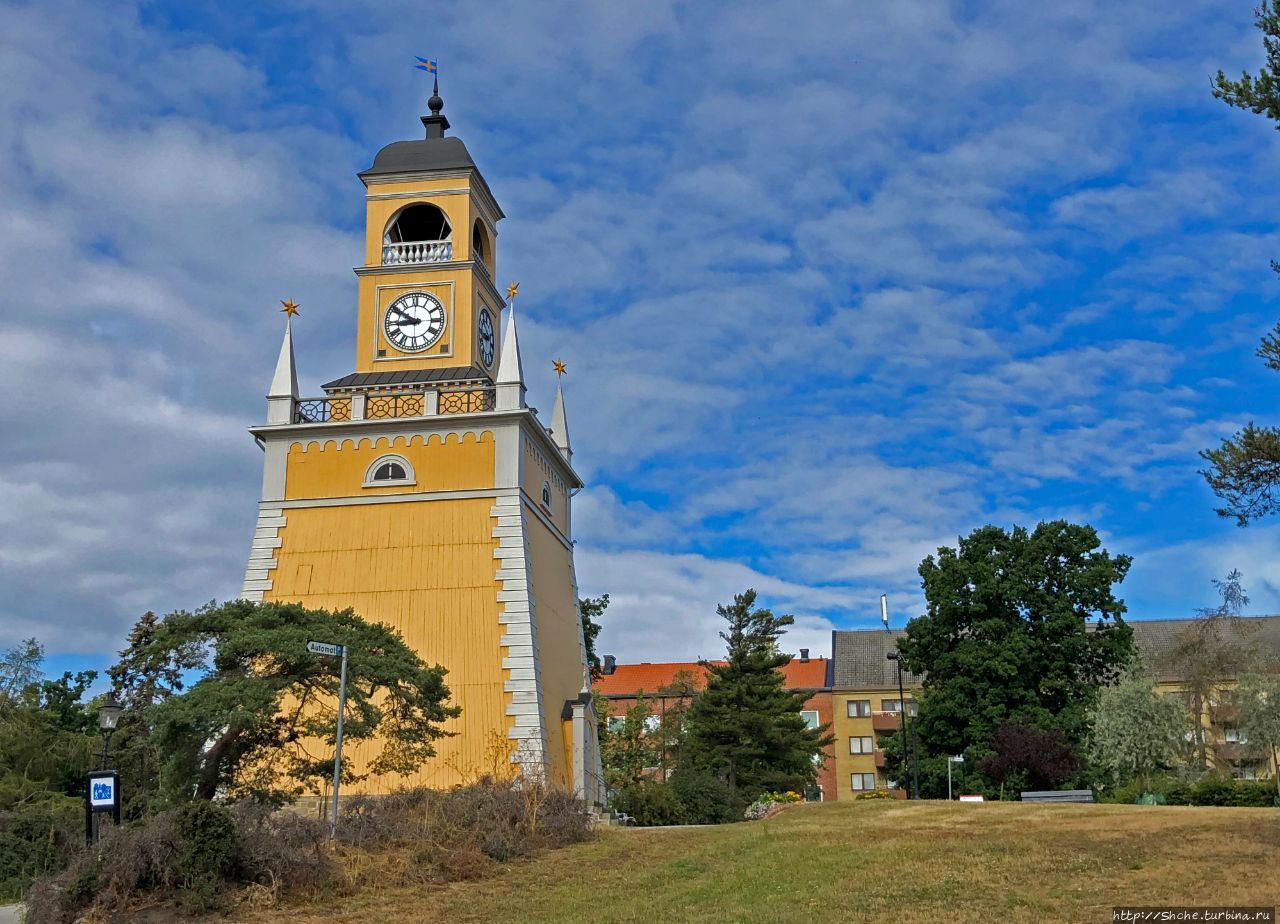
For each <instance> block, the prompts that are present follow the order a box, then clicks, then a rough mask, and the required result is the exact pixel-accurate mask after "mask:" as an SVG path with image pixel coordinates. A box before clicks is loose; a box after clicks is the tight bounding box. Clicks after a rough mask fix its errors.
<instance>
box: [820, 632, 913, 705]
mask: <svg viewBox="0 0 1280 924" xmlns="http://www.w3.org/2000/svg"><path fill="white" fill-rule="evenodd" d="M902 634H903V633H902V630H901V629H896V630H893V631H890V632H886V631H885V630H884V629H861V630H854V631H849V632H832V633H831V652H832V656H831V661H832V664H833V665H834V666H835V667H834V676H833V684H832V686H833V687H834V688H835V689H837V690H896V689H898V666H897V665H896V664H894V663H893V662H892V661H890V660H889V659H888V658H887V657H885V655H887V654H888V653H889V652H891V651H897V650H898V639H899V638H901V637H902ZM902 683H903V685H904V686H908V687H910V686H917V687H918V686H919V685H920V678H919V677H917V676H916V675H915V674H913V673H911V672H910V671H903V672H902Z"/></svg>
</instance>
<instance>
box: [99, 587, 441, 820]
mask: <svg viewBox="0 0 1280 924" xmlns="http://www.w3.org/2000/svg"><path fill="white" fill-rule="evenodd" d="M143 620H144V621H145V625H144V624H143V623H140V624H139V626H137V627H135V631H134V632H133V633H132V634H131V636H130V642H131V644H130V646H129V648H128V649H126V650H125V652H124V653H123V655H122V658H121V662H120V664H118V665H116V667H115V668H113V670H112V676H113V677H115V678H117V679H118V681H119V682H120V683H121V684H122V690H123V693H124V696H125V697H126V701H128V702H134V703H137V704H139V708H141V709H143V710H144V711H145V719H146V722H147V724H148V725H149V726H150V730H151V733H150V743H151V746H152V747H154V749H155V751H156V752H157V753H158V754H160V755H162V758H163V762H164V766H163V769H162V776H163V781H164V788H165V790H166V794H167V796H168V797H169V798H170V799H176V800H184V799H189V798H196V799H212V798H214V797H215V796H216V795H227V796H231V797H237V796H248V797H252V798H256V799H261V800H266V801H275V802H282V801H287V800H289V799H291V798H293V797H296V796H297V795H299V794H301V793H302V792H303V791H304V787H307V786H308V785H309V786H310V788H312V789H317V790H318V789H319V787H320V786H321V785H322V783H323V781H324V780H325V779H327V778H329V777H330V776H331V775H332V773H333V740H334V736H335V730H336V724H337V723H336V719H337V696H338V675H339V659H338V658H326V657H321V656H318V655H313V654H310V653H308V652H307V650H306V643H307V641H308V640H309V639H318V640H321V641H325V642H332V643H334V644H339V645H344V646H346V647H347V650H348V668H347V704H346V706H347V708H346V715H345V718H344V724H343V736H344V741H346V742H350V743H352V744H355V743H358V742H369V741H374V742H376V749H375V751H374V755H375V756H374V757H373V759H372V760H371V761H370V762H369V766H368V774H384V773H407V772H410V771H412V770H413V769H415V768H416V767H418V766H419V765H421V764H422V762H423V761H425V760H426V759H427V758H429V757H431V756H432V755H433V754H434V753H435V750H434V748H433V746H432V744H433V742H434V741H435V740H436V739H437V738H439V737H440V736H442V735H444V734H446V732H445V731H444V730H443V729H442V728H441V724H440V723H442V722H444V721H445V720H446V719H448V718H451V717H453V716H456V715H458V714H459V710H458V709H457V708H455V707H451V706H449V705H447V703H448V699H449V689H448V687H447V686H445V682H444V677H445V673H446V672H445V670H444V668H442V667H439V666H434V667H431V666H427V665H426V664H424V663H423V662H422V661H421V660H420V659H419V658H418V656H417V655H416V654H415V653H414V652H413V651H412V650H411V649H410V648H409V647H408V646H407V645H406V644H405V643H404V641H403V640H402V639H401V638H400V636H399V634H398V633H396V632H395V631H394V630H393V629H391V628H389V627H387V626H382V625H373V624H370V623H368V622H365V621H364V620H363V619H361V618H360V617H359V616H357V615H355V613H353V612H352V611H351V610H342V611H339V612H329V611H327V610H311V609H307V608H305V607H303V606H302V605H300V604H296V603H287V604H286V603H250V602H248V601H244V600H236V601H233V602H230V603H225V604H222V605H221V606H217V605H214V604H212V603H211V604H209V605H207V606H205V607H202V608H201V609H199V610H197V611H196V612H194V613H190V612H183V611H180V612H176V613H170V614H169V615H168V616H165V617H164V618H163V619H162V620H158V621H157V620H155V619H154V617H152V618H151V619H148V618H147V617H143ZM187 677H194V678H195V680H194V683H191V684H190V685H189V686H187V685H186V683H185V681H184V678H187ZM368 774H366V775H368ZM361 778H363V777H361V776H357V775H356V774H355V773H354V771H353V770H352V768H351V765H350V764H344V766H343V779H344V780H347V781H355V780H357V779H361Z"/></svg>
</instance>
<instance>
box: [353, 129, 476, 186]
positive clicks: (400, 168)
mask: <svg viewBox="0 0 1280 924" xmlns="http://www.w3.org/2000/svg"><path fill="white" fill-rule="evenodd" d="M475 165H476V162H475V161H474V160H472V159H471V154H470V153H469V152H468V151H467V146H466V145H465V144H463V143H462V139H461V138H426V139H423V140H421V141H393V142H392V143H391V144H389V145H387V146H386V147H385V148H383V149H382V150H381V151H379V152H378V154H377V156H376V157H374V159H373V166H372V167H370V168H369V169H368V170H366V171H364V172H363V173H361V174H360V176H362V177H365V176H380V175H382V174H387V173H425V172H429V171H432V170H465V169H468V168H474V167H475Z"/></svg>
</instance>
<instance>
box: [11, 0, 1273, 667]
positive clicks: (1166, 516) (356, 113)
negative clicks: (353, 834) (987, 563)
mask: <svg viewBox="0 0 1280 924" xmlns="http://www.w3.org/2000/svg"><path fill="white" fill-rule="evenodd" d="M1252 5H1253V4H1252V3H1251V2H1248V0H1246V2H1232V3H1222V2H1209V0H1204V2H1201V0H1183V2H1180V3H1176V4H1168V3H1163V2H1157V0H1134V2H1130V3H1125V4H1115V3H1106V2H1089V0H1064V2H1060V3H1056V4H1044V5H1041V4H1034V5H1031V6H1028V5H1027V4H1025V3H1016V2H1003V0H1002V2H991V3H976V2H953V3H946V2H935V0H919V2H916V0H892V2H887V0H886V2H861V3H854V2H843V3H835V2H804V3H792V2H774V3H767V4H766V3H748V4H719V3H710V2H699V3H696V4H695V3H675V2H653V3H647V4H614V3H600V4H590V5H588V4H575V3H558V2H541V3H537V4H532V3H509V2H501V0H498V2H490V3H485V4H423V3H413V4H409V3H397V2H394V0H391V2H388V0H379V2H377V3H372V2H345V3H342V4H334V3H324V2H295V3H288V2H286V3H279V4H271V5H256V4H255V5H248V4H218V5H213V4H208V5H200V4H188V3H167V2H148V3H141V4H130V3H127V2H116V3H112V4H105V5H104V4H98V3H90V2H80V0H61V2H59V3H57V4H53V5H50V4H46V3H41V4H36V3H24V2H7V3H4V4H3V5H0V125H3V126H4V129H3V130H0V142H2V143H3V151H2V152H0V153H2V156H0V282H2V285H0V388H3V393H4V394H5V396H6V398H7V400H5V401H2V402H0V422H2V424H0V425H2V427H3V429H2V430H0V432H3V434H4V438H3V439H0V592H2V593H0V647H6V646H7V645H9V644H12V643H13V642H15V641H16V640H18V639H20V638H22V637H24V636H28V635H33V634H34V635H36V636H37V637H39V638H40V639H41V640H42V641H44V643H45V644H46V646H47V648H48V650H49V652H50V655H51V656H52V660H51V664H52V665H54V666H56V667H58V668H59V669H61V668H62V667H63V666H80V665H88V664H91V665H99V666H100V665H102V664H104V663H108V662H109V660H110V657H109V654H110V653H111V652H114V651H115V650H116V649H118V648H119V647H120V645H121V644H122V640H123V636H124V633H125V631H126V630H127V627H128V626H129V624H130V623H131V622H132V621H133V620H134V619H135V618H136V617H137V616H138V615H139V614H140V613H141V612H143V611H144V610H147V609H154V610H156V611H161V612H163V611H168V610H171V609H174V608H178V607H190V606H194V605H198V604H200V603H202V602H203V601H206V600H208V599H211V598H218V599H225V598H228V597H231V596H233V595H234V594H235V593H237V591H238V589H239V581H240V577H241V575H242V570H243V566H244V558H245V556H246V554H247V550H248V545H249V539H250V536H251V533H252V528H253V517H254V513H255V503H256V499H257V496H258V484H259V477H260V465H261V456H260V453H259V452H258V450H257V449H256V447H255V446H254V445H253V442H252V440H251V439H250V437H249V435H248V434H247V433H246V432H245V428H246V427H247V426H249V425H250V424H252V423H255V422H257V421H260V420H261V419H262V417H263V414H264V412H265V405H264V401H263V399H262V395H263V394H264V392H265V388H266V385H267V383H268V381H269V380H270V376H271V371H272V368H273V365H274V359H275V351H276V349H277V347H278V344H279V334H280V316H279V314H278V313H277V312H276V311H275V310H274V308H275V307H276V303H277V300H278V299H281V298H285V297H292V298H294V299H296V300H297V301H298V302H299V303H301V304H302V306H303V315H302V318H301V320H300V322H299V323H298V324H297V325H296V327H295V336H296V344H297V350H298V358H299V365H300V375H301V378H302V381H303V388H304V390H305V391H309V392H311V393H318V391H319V383H321V382H324V381H327V380H329V379H331V378H334V377H337V376H339V375H342V374H344V373H346V372H348V371H350V369H351V365H352V361H353V336H354V316H355V315H354V312H355V278H354V276H353V275H352V273H351V267H352V266H354V265H355V263H356V262H357V261H358V259H359V254H360V236H361V234H362V228H361V221H362V208H363V200H362V187H361V186H360V184H359V181H358V180H357V179H356V178H355V173H356V172H357V171H358V170H360V169H362V168H364V167H366V166H368V164H369V163H370V162H371V159H372V157H373V154H374V153H375V152H376V151H377V149H378V148H379V147H381V146H382V145H383V144H386V143H388V142H390V141H393V140H398V139H402V138H412V137H418V136H419V134H420V132H421V128H420V126H419V125H418V122H417V116H418V115H420V114H421V113H422V112H423V111H424V110H425V105H424V103H425V98H426V96H427V95H428V93H429V88H428V87H427V86H426V85H425V83H424V80H423V78H422V75H421V73H420V72H417V71H414V70H413V69H412V68H411V64H412V56H413V55H414V54H422V53H430V54H432V55H433V56H436V57H438V58H439V60H440V68H441V77H442V85H441V90H442V93H443V96H444V98H445V100H446V107H445V112H446V114H447V115H448V116H449V117H450V119H451V120H452V122H453V126H454V128H453V132H452V133H453V134H456V135H458V136H459V137H462V138H463V139H464V140H465V141H466V143H467V145H468V147H469V148H470V150H471V152H472V154H473V156H474V157H475V159H476V160H477V162H478V163H479V164H480V166H481V169H482V170H483V172H484V174H485V176H486V178H487V180H488V182H489V184H490V186H491V187H492V188H493V190H494V192H495V194H496V195H497V197H498V199H499V201H500V202H501V203H502V204H503V207H504V209H505V211H506V213H507V215H508V216H509V217H508V218H507V220H506V221H504V222H503V224H502V225H501V227H500V229H499V243H498V262H499V276H500V277H501V278H502V279H503V280H506V279H508V278H514V279H518V280H520V282H521V309H522V322H521V323H522V327H521V334H522V338H523V348H524V353H525V369H526V371H527V377H528V379H529V386H530V398H531V401H532V403H533V404H535V405H538V406H541V407H544V408H549V407H550V403H551V401H550V398H551V389H552V387H553V382H554V376H553V374H552V372H551V367H550V361H551V359H552V358H553V357H556V356H560V357H563V358H564V359H565V360H566V361H567V362H568V364H569V376H568V378H567V379H566V382H565V384H566V389H567V393H568V403H569V411H570V421H569V422H570V428H571V430H572V433H573V436H574V444H575V446H574V448H575V457H574V461H575V463H576V464H578V465H579V467H580V469H581V472H582V474H583V475H584V476H585V478H586V480H587V481H588V483H589V485H590V487H589V488H588V489H587V490H586V491H585V492H584V493H583V494H581V495H580V496H579V498H578V500H577V501H576V506H575V525H576V532H577V538H578V556H577V558H578V574H579V580H580V582H581V584H582V590H583V591H584V592H586V593H592V594H595V593H602V592H608V593H610V594H612V596H613V600H614V605H613V606H612V607H611V608H610V610H609V613H608V616H607V618H606V622H605V629H604V634H603V636H602V647H603V648H604V649H605V650H607V651H611V652H613V653H615V654H617V655H618V656H619V658H620V659H623V660H641V659H643V660H661V659H674V658H689V657H695V656H710V655H712V654H713V653H715V652H716V651H717V650H718V649H719V644H720V643H719V642H718V640H717V639H716V636H715V633H716V631H717V629H718V626H717V624H716V623H717V620H716V617H715V612H714V607H715V604H716V603H717V602H722V601H724V600H726V599H727V598H728V597H730V596H731V595H732V594H733V593H734V592H735V591H738V590H741V589H742V588H744V587H746V586H749V585H750V586H755V587H756V588H757V589H758V590H759V591H760V592H761V594H762V596H763V597H764V598H765V600H766V602H768V603H770V604H771V605H773V606H774V607H775V608H776V609H781V610H784V611H787V612H792V613H795V614H796V616H797V624H796V626H795V628H794V630H793V631H792V633H791V634H790V636H789V639H788V641H789V643H790V647H792V648H793V649H794V648H798V647H799V646H801V645H805V646H808V647H811V648H813V649H814V653H815V654H818V653H824V652H826V650H827V648H828V647H829V636H828V634H827V633H828V632H829V631H830V629H832V628H845V627H859V626H868V625H873V624H875V623H876V621H877V604H876V600H877V598H878V596H879V594H880V593H882V592H884V593H888V594H889V596H890V601H891V607H892V611H893V614H894V620H895V623H899V624H900V622H901V621H902V620H905V619H906V618H909V617H910V616H912V615H915V614H916V613H918V612H920V611H921V609H922V606H923V601H922V599H921V596H920V592H919V581H918V578H917V576H916V571H915V569H916V566H917V565H918V563H919V561H920V559H921V558H922V557H923V556H924V555H926V554H928V553H930V552H931V551H933V550H934V549H935V548H936V547H937V546H939V545H941V544H954V542H955V540H956V537H957V536H958V535H961V534H964V533H967V532H969V531H970V530H972V529H974V528H976V527H978V526H980V525H983V524H985V523H997V524H1000V525H1002V526H1009V525H1012V524H1014V523H1019V524H1025V525H1033V524H1034V523H1035V522H1037V521H1038V520H1040V519H1045V518H1053V517H1067V518H1070V519H1073V520H1077V521H1085V522H1089V523H1092V524H1093V525H1094V526H1096V527H1097V528H1098V530H1099V532H1100V533H1101V534H1102V536H1103V537H1104V541H1105V544H1106V546H1107V547H1108V548H1109V549H1110V550H1111V551H1113V552H1124V553H1128V554H1131V555H1133V556H1134V558H1135V563H1134V568H1133V571H1132V573H1131V576H1130V578H1129V580H1127V581H1126V582H1125V584H1124V585H1123V586H1122V587H1121V588H1120V594H1121V596H1123V597H1124V598H1125V600H1126V601H1127V602H1128V604H1129V607H1130V610H1131V614H1132V615H1133V616H1135V617H1139V618H1140V617H1154V616H1183V615H1188V614H1189V613H1190V612H1192V611H1193V610H1194V609H1195V608H1196V607H1199V606H1203V605H1207V604H1210V603H1212V602H1213V590H1212V587H1211V585H1210V579H1211V578H1213V577H1216V576H1221V575H1222V574H1224V573H1225V572H1226V571H1227V570H1229V569H1230V568H1232V567H1239V568H1240V569H1241V570H1242V571H1243V572H1244V575H1245V584H1246V587H1247V588H1248V589H1249V591H1250V592H1251V594H1252V596H1253V601H1254V602H1253V606H1252V607H1251V609H1253V610H1254V611H1255V612H1280V573H1278V572H1277V570H1276V567H1275V564H1274V563H1275V562H1276V561H1277V560H1278V558H1280V525H1277V524H1262V525H1258V526H1252V527H1249V528H1248V529H1245V530H1241V529H1238V528H1236V527H1235V526H1233V525H1231V524H1230V523H1229V522H1227V521H1224V520H1220V519H1218V518H1217V517H1216V516H1215V515H1214V514H1213V512H1212V508H1213V506H1214V499H1213V498H1212V496H1211V495H1210V494H1209V492H1208V490H1207V488H1206V487H1205V486H1204V484H1203V482H1202V481H1201V479H1200V478H1199V476H1198V475H1197V474H1196V469H1197V468H1198V467H1199V460H1198V459H1197V456H1196V453H1197V451H1198V450H1199V449H1201V448H1204V447H1206V446H1209V445H1212V444H1214V443H1215V442H1216V440H1217V439H1218V438H1219V437H1220V436H1223V435H1226V434H1228V433H1230V432H1232V431H1233V430H1235V429H1236V428H1237V427H1238V426H1240V425H1241V424H1243V423H1244V422H1245V421H1246V420H1248V419H1250V418H1253V419H1255V420H1257V421H1258V422H1259V423H1275V422H1276V415H1275V413H1274V407H1275V396H1276V393H1277V392H1276V388H1277V385H1280V380H1276V379H1275V376H1274V374H1273V373H1268V372H1267V371H1266V370H1265V368H1264V367H1263V366H1262V364H1261V362H1260V361H1259V360H1257V359H1255V358H1254V357H1253V355H1252V354H1253V350H1254V348H1255V347H1256V344H1257V341H1258V338H1259V337H1260V336H1261V335H1262V334H1263V333H1264V332H1265V331H1266V330H1267V329H1268V328H1269V327H1270V326H1271V325H1272V324H1273V323H1274V322H1275V320H1276V318H1277V317H1280V279H1278V278H1277V277H1276V276H1275V275H1274V274H1272V273H1271V272H1270V271H1269V270H1268V268H1267V263H1268V260H1269V259H1270V258H1273V257H1280V230H1278V229H1277V221H1276V215H1277V208H1276V206H1277V192H1276V184H1275V183H1274V182H1273V178H1274V177H1275V176H1277V175H1278V174H1280V136H1277V134H1276V133H1275V131H1274V130H1273V127H1272V126H1271V124H1270V123H1268V122H1266V121H1265V120H1263V119H1261V118H1259V117H1256V116H1252V115H1249V114H1246V113H1240V112H1237V111H1234V110H1230V109H1228V108H1226V107H1225V106H1223V105H1222V104H1221V103H1218V102H1216V101H1215V100H1213V99H1212V98H1211V96H1210V93H1209V75H1210V74H1211V73H1213V72H1214V71H1216V70H1217V68H1218V67H1220V66H1221V67H1225V68H1226V69H1227V70H1228V71H1233V70H1234V71H1238V70H1241V69H1243V68H1245V67H1248V68H1256V67H1257V66H1258V64H1259V63H1260V61H1261V56H1262V51H1261V41H1260V36H1259V34H1258V33H1257V31H1256V29H1254V28H1253V25H1252V15H1251V7H1252ZM260 6H270V7H271V10H270V11H264V10H262V9H260V8H259V7H260ZM104 652H105V653H107V654H104Z"/></svg>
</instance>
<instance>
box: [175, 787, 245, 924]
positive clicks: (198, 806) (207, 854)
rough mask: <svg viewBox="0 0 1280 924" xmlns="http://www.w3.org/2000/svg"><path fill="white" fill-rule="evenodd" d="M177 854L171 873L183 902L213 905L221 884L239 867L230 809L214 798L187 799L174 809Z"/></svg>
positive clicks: (194, 905) (199, 906) (203, 906)
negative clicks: (177, 844) (201, 800)
mask: <svg viewBox="0 0 1280 924" xmlns="http://www.w3.org/2000/svg"><path fill="white" fill-rule="evenodd" d="M173 820H174V826H175V828H176V829H177V836H178V843H179V844H180V845H181V846H180V847H179V848H178V855H177V857H176V858H175V860H174V863H173V871H172V877H173V880H174V882H175V884H176V885H177V888H178V892H179V895H180V896H181V897H182V899H183V901H184V904H187V905H189V906H190V907H192V908H194V909H197V910H205V909H208V908H212V907H213V906H214V903H215V897H216V895H217V891H218V886H219V885H220V884H221V883H222V881H223V880H224V879H227V878H228V877H230V875H231V873H232V872H233V871H234V870H235V868H236V863H237V859H238V856H239V854H238V852H237V851H238V844H237V843H236V821H235V817H234V816H233V815H232V814H231V810H230V809H228V808H226V807H225V806H222V805H216V804H214V803H212V802H188V803H187V804H186V805H184V806H182V807H181V808H179V809H177V810H176V811H175V812H174V818H173Z"/></svg>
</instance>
